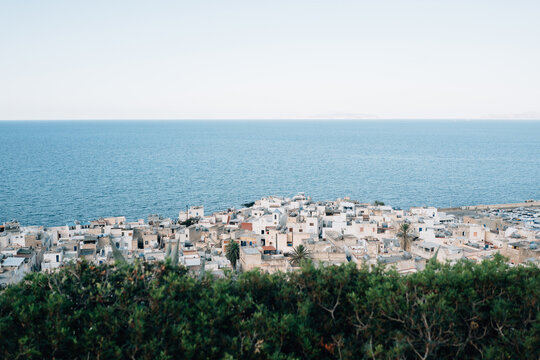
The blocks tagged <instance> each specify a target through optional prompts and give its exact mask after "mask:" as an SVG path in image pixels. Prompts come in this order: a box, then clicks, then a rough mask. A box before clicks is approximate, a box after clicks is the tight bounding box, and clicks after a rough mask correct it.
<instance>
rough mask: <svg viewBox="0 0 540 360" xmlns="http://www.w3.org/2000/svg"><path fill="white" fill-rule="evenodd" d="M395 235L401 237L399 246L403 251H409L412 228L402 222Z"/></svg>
mask: <svg viewBox="0 0 540 360" xmlns="http://www.w3.org/2000/svg"><path fill="white" fill-rule="evenodd" d="M397 237H398V238H400V239H401V247H402V248H403V250H405V251H409V252H410V251H411V243H412V240H413V228H412V227H411V225H410V224H408V223H403V224H401V225H400V227H399V231H398V233H397Z"/></svg>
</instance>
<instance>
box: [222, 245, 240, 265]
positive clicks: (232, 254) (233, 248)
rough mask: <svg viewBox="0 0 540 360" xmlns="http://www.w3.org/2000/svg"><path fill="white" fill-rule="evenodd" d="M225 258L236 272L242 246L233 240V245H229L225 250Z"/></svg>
mask: <svg viewBox="0 0 540 360" xmlns="http://www.w3.org/2000/svg"><path fill="white" fill-rule="evenodd" d="M225 256H226V257H227V259H228V260H229V261H230V262H231V265H232V267H233V269H235V270H236V263H237V262H238V259H240V246H239V245H238V243H237V242H236V241H234V240H231V243H230V244H229V245H227V248H226V249H225Z"/></svg>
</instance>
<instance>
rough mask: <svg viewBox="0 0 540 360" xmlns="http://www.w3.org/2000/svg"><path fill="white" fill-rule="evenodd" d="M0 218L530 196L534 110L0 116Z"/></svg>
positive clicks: (539, 166) (47, 220)
mask: <svg viewBox="0 0 540 360" xmlns="http://www.w3.org/2000/svg"><path fill="white" fill-rule="evenodd" d="M0 155H1V167H0V222H2V221H6V220H9V219H12V218H16V219H18V220H19V221H20V222H21V223H23V224H27V225H30V224H48V225H61V224H65V223H66V222H68V221H71V220H73V219H80V220H86V219H93V218H97V217H100V216H109V215H126V216H127V217H128V218H129V219H136V218H143V217H144V218H146V216H147V215H148V214H149V213H159V214H162V215H166V216H171V217H176V216H177V214H178V211H179V210H181V209H185V207H186V206H187V205H196V204H204V205H205V206H206V208H207V209H208V210H210V211H215V210H222V209H226V208H227V207H230V206H236V207H238V206H240V204H242V203H245V202H249V201H252V200H255V199H258V198H260V197H261V196H264V195H269V194H274V195H281V196H291V195H294V194H295V193H296V192H299V191H304V192H306V193H307V194H309V195H311V196H313V198H314V199H317V200H323V199H334V198H337V197H342V196H347V195H348V196H351V197H352V198H354V199H358V200H362V201H374V200H382V201H384V202H386V203H388V204H391V205H393V206H401V207H409V206H412V205H428V204H429V205H435V206H454V205H464V204H479V203H501V202H517V201H522V200H526V199H531V198H535V199H539V198H540V181H539V179H540V122H465V121H462V122H451V121H444V122H423V121H410V122H403V121H402V122H381V121H379V122H377V121H362V122H336V121H332V122H330V121H328V122H243V121H227V122H217V121H215V122H207V121H205V122H188V121H185V122H181V121H178V122H161V121H160V122H149V121H148V122H140V121H133V122H86V121H85V122H0Z"/></svg>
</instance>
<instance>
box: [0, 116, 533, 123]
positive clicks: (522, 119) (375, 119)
mask: <svg viewBox="0 0 540 360" xmlns="http://www.w3.org/2000/svg"><path fill="white" fill-rule="evenodd" d="M25 121H26V122H47V121H50V122H54V121H58V122H59V121H246V122H250V121H314V122H317V121H359V122H360V121H427V122H430V121H540V118H500V117H493V118H487V117H486V118H331V117H329V118H252V119H248V118H154V119H153V118H146V119H129V118H111V119H92V118H80V119H67V118H63V119H0V122H25Z"/></svg>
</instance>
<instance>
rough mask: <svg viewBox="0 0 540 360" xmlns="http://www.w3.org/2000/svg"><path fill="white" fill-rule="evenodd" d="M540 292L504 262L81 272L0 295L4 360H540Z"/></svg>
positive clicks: (536, 280) (42, 278)
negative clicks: (400, 268) (409, 270)
mask: <svg viewBox="0 0 540 360" xmlns="http://www.w3.org/2000/svg"><path fill="white" fill-rule="evenodd" d="M539 295H540V270H539V269H538V268H537V267H533V266H529V267H524V266H523V267H514V268H509V267H508V265H506V264H505V263H504V261H503V260H502V259H501V258H496V259H495V260H492V261H485V262H483V263H481V264H473V263H469V262H460V263H458V264H457V265H455V266H452V267H451V266H447V265H442V264H438V263H430V264H429V266H428V267H427V269H426V270H425V271H422V272H419V273H416V274H412V275H408V276H400V275H398V274H396V273H395V272H393V271H385V270H383V269H382V268H375V269H373V270H372V271H371V272H369V271H367V270H363V269H360V270H359V269H356V268H355V267H354V266H352V265H347V266H341V267H327V268H317V267H315V266H313V265H311V264H309V262H307V265H306V264H304V266H303V267H302V269H301V270H299V271H298V272H294V273H290V274H277V275H265V274H260V273H258V272H250V273H246V274H242V275H238V276H237V275H236V274H234V273H231V274H229V275H228V277H227V278H225V279H213V278H212V277H210V276H209V275H208V276H206V277H202V278H201V279H199V278H197V277H194V276H192V275H189V274H188V273H187V272H186V270H185V269H183V268H181V267H180V268H179V267H174V266H171V265H170V263H166V264H157V265H149V264H141V263H138V264H135V265H125V264H124V265H120V264H119V265H118V266H116V267H114V266H106V265H104V266H98V267H96V266H93V265H91V264H87V263H82V264H78V265H73V266H71V267H68V268H66V269H64V270H62V271H60V272H58V273H55V274H52V275H45V274H40V273H35V274H31V275H29V276H28V277H27V278H26V279H25V280H24V281H23V282H21V283H20V284H18V285H15V286H11V287H9V288H7V289H6V290H5V291H4V292H3V293H2V294H1V295H0V358H5V359H15V358H25V359H26V358H35V359H40V358H44V357H45V358H55V359H74V358H79V359H87V358H100V359H111V358H136V359H172V358H260V359H267V358H273V359H285V358H369V359H372V358H375V359H379V358H392V359H396V358H410V359H413V358H430V359H439V358H451V359H454V358H497V359H516V358H521V359H525V358H527V359H538V358H539V357H540V315H539V314H540V312H539V306H540V302H539V300H540V298H539Z"/></svg>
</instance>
